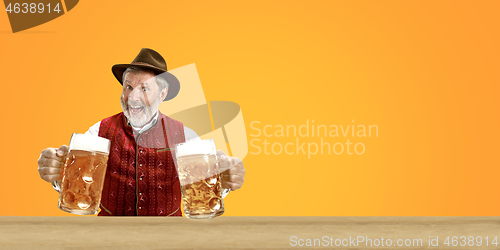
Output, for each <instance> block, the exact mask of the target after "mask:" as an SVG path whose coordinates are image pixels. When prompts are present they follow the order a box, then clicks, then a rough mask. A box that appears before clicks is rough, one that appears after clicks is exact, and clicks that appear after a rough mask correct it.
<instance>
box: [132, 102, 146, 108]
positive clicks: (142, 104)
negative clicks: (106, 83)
mask: <svg viewBox="0 0 500 250" xmlns="http://www.w3.org/2000/svg"><path fill="white" fill-rule="evenodd" d="M127 106H136V107H137V106H140V107H146V104H144V103H142V102H132V101H128V102H127Z"/></svg>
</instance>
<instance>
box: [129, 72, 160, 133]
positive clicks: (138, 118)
mask: <svg viewBox="0 0 500 250" xmlns="http://www.w3.org/2000/svg"><path fill="white" fill-rule="evenodd" d="M167 91H168V89H164V90H162V91H161V92H160V91H159V88H158V84H156V80H155V78H154V74H153V73H152V72H149V71H139V72H128V73H127V74H126V75H125V77H124V78H123V92H122V96H121V104H122V109H123V114H125V117H127V119H128V121H129V122H130V123H131V124H132V126H134V127H142V126H144V125H145V124H146V123H148V122H149V121H151V119H152V118H153V115H154V114H155V113H156V112H157V111H158V107H159V106H160V104H161V102H162V100H163V99H164V98H165V96H166V95H167Z"/></svg>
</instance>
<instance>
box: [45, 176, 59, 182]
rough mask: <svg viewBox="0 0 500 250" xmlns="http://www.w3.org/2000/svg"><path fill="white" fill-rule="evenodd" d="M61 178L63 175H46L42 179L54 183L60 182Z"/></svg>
mask: <svg viewBox="0 0 500 250" xmlns="http://www.w3.org/2000/svg"><path fill="white" fill-rule="evenodd" d="M60 177H61V175H45V176H42V179H43V180H44V181H47V182H53V181H58V180H59V179H60Z"/></svg>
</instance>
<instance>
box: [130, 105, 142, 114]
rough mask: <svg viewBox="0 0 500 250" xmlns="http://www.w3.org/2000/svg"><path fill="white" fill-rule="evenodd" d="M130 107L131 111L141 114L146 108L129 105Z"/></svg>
mask: <svg viewBox="0 0 500 250" xmlns="http://www.w3.org/2000/svg"><path fill="white" fill-rule="evenodd" d="M128 109H129V110H130V113H132V114H139V113H141V112H142V110H144V107H141V106H130V105H129V106H128Z"/></svg>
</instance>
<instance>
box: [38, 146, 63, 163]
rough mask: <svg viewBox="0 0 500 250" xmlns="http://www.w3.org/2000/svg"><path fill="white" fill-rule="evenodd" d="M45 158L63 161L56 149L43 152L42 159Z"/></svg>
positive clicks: (47, 149)
mask: <svg viewBox="0 0 500 250" xmlns="http://www.w3.org/2000/svg"><path fill="white" fill-rule="evenodd" d="M43 158H48V159H54V160H58V161H61V162H62V161H63V158H62V157H59V156H57V152H56V149H55V148H46V149H44V150H42V153H41V154H40V159H43Z"/></svg>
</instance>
